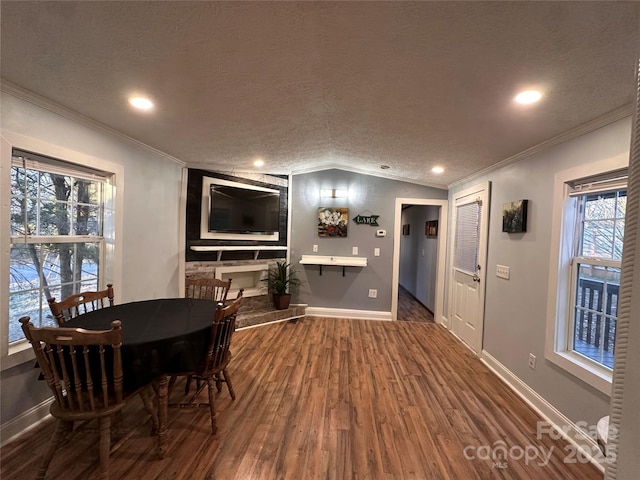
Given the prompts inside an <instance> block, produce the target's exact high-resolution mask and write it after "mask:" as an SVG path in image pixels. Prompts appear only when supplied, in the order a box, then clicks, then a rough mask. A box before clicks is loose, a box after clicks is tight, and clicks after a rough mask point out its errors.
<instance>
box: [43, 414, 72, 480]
mask: <svg viewBox="0 0 640 480" xmlns="http://www.w3.org/2000/svg"><path fill="white" fill-rule="evenodd" d="M69 423H71V426H72V427H71V428H73V422H66V421H63V420H58V422H57V424H56V429H55V431H54V432H53V435H52V436H51V440H50V441H49V448H47V451H46V452H45V454H44V457H42V462H41V463H40V469H39V470H38V474H37V476H36V478H37V479H43V478H44V477H45V476H46V475H47V469H48V468H49V464H50V463H51V459H53V454H54V453H56V449H57V448H58V445H60V441H61V440H62V437H64V435H65V434H66V433H68V431H69Z"/></svg>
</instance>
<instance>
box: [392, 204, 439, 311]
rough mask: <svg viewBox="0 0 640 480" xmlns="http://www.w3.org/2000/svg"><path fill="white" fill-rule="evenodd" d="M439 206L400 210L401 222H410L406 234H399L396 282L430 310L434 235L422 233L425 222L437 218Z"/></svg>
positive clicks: (433, 286) (433, 289) (432, 305)
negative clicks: (429, 235) (398, 260)
mask: <svg viewBox="0 0 640 480" xmlns="http://www.w3.org/2000/svg"><path fill="white" fill-rule="evenodd" d="M439 211H440V207H436V206H433V205H413V206H411V207H408V208H406V209H404V210H403V211H402V222H401V224H402V225H406V224H408V225H410V230H409V232H410V234H409V235H408V236H405V235H402V236H401V237H400V272H399V274H398V280H399V281H398V283H400V285H402V286H403V287H404V288H406V289H407V290H408V291H409V292H410V293H411V294H412V295H413V296H414V297H416V298H417V299H418V300H419V301H420V302H421V303H422V304H423V305H424V306H425V307H427V308H428V309H429V310H431V312H433V311H434V309H435V296H436V261H437V259H438V237H427V236H425V234H424V229H425V222H426V221H428V220H438V215H439Z"/></svg>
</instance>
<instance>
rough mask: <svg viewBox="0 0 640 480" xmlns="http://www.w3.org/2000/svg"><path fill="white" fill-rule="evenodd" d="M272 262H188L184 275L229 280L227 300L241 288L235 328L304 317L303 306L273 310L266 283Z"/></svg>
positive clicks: (304, 308) (304, 306) (304, 307)
mask: <svg viewBox="0 0 640 480" xmlns="http://www.w3.org/2000/svg"><path fill="white" fill-rule="evenodd" d="M274 262H275V260H233V261H222V262H214V261H200V262H187V263H186V264H185V275H186V276H187V277H193V278H219V279H222V280H227V279H229V278H231V279H232V280H231V290H230V291H229V295H228V298H235V297H236V295H237V294H238V289H239V288H244V292H243V302H242V306H241V307H240V311H239V313H238V318H237V320H236V326H237V328H245V327H251V326H254V325H260V324H264V323H270V322H277V321H285V320H292V319H296V318H300V317H304V316H305V310H306V305H291V306H290V307H289V308H288V309H285V310H276V309H275V308H273V305H272V302H271V295H269V294H268V293H267V286H266V283H265V282H264V281H263V279H264V278H266V276H267V271H268V268H269V265H271V264H272V263H274Z"/></svg>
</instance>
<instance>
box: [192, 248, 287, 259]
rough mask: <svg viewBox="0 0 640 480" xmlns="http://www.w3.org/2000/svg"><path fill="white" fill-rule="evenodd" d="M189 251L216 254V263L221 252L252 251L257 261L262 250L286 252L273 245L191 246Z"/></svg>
mask: <svg viewBox="0 0 640 480" xmlns="http://www.w3.org/2000/svg"><path fill="white" fill-rule="evenodd" d="M189 248H190V249H191V250H193V251H194V252H218V261H220V258H221V256H222V252H231V251H234V250H236V251H238V250H243V251H247V250H249V251H253V252H254V255H253V259H254V260H257V259H258V255H259V253H260V252H261V251H263V250H286V249H287V247H282V246H275V245H249V246H247V245H239V246H235V247H234V246H227V245H225V246H213V245H211V246H210V245H191V246H190V247H189Z"/></svg>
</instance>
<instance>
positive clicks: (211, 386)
mask: <svg viewBox="0 0 640 480" xmlns="http://www.w3.org/2000/svg"><path fill="white" fill-rule="evenodd" d="M207 386H208V387H209V388H208V390H209V412H210V414H211V434H212V435H215V434H216V433H218V421H217V419H216V403H215V402H216V398H215V397H216V394H215V392H214V388H215V386H216V379H215V378H214V376H213V375H211V376H209V377H208V378H207Z"/></svg>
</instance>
